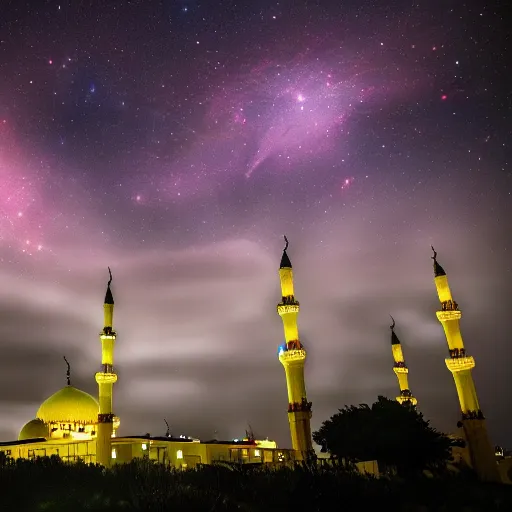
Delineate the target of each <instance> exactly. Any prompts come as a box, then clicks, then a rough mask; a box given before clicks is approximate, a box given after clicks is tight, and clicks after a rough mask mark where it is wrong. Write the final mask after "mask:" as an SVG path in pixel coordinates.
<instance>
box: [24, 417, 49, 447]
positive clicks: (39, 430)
mask: <svg viewBox="0 0 512 512" xmlns="http://www.w3.org/2000/svg"><path fill="white" fill-rule="evenodd" d="M48 436H49V431H48V425H47V424H46V423H45V422H44V421H43V420H40V419H38V418H36V419H34V420H30V421H29V422H28V423H26V424H25V425H24V426H23V428H22V429H21V430H20V433H19V435H18V441H25V440H26V439H37V438H39V437H45V438H46V437H48Z"/></svg>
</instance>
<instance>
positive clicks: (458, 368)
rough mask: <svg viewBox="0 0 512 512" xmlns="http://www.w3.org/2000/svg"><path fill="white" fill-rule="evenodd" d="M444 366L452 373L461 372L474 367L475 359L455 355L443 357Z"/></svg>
mask: <svg viewBox="0 0 512 512" xmlns="http://www.w3.org/2000/svg"><path fill="white" fill-rule="evenodd" d="M445 362H446V367H447V368H448V370H450V371H451V372H452V373H457V372H462V371H464V370H471V369H472V368H474V367H475V360H474V358H473V357H472V356H469V357H457V358H453V359H452V358H450V359H445Z"/></svg>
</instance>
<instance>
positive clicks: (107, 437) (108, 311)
mask: <svg viewBox="0 0 512 512" xmlns="http://www.w3.org/2000/svg"><path fill="white" fill-rule="evenodd" d="M108 273H109V276H110V279H109V281H108V284H107V293H106V294H105V301H104V304H103V315H104V322H103V323H104V327H103V331H102V332H101V333H100V341H101V372H98V373H97V374H96V375H95V377H96V382H97V383H98V388H99V402H100V413H99V414H98V434H97V438H96V462H97V463H98V464H101V465H103V466H105V467H107V468H108V467H110V465H111V462H112V435H113V433H114V414H113V412H112V391H113V389H112V388H113V385H114V383H115V382H116V381H117V375H116V374H115V373H114V346H115V343H116V336H117V334H116V332H115V331H114V329H113V328H112V319H113V316H114V297H113V296H112V291H111V290H110V284H111V283H112V273H111V272H110V268H109V269H108Z"/></svg>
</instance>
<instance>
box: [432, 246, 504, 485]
mask: <svg viewBox="0 0 512 512" xmlns="http://www.w3.org/2000/svg"><path fill="white" fill-rule="evenodd" d="M432 251H433V252H434V255H433V256H432V259H433V260H434V282H435V285H436V289H437V294H438V296H439V301H440V302H441V311H438V312H437V313H436V315H437V318H438V320H439V321H440V322H441V324H442V326H443V329H444V333H445V335H446V341H447V342H448V350H449V355H450V356H449V357H448V358H446V360H445V361H446V366H447V367H448V370H450V372H451V373H452V375H453V379H454V381H455V387H456V389H457V395H458V397H459V403H460V409H461V412H462V419H461V424H462V429H463V433H464V438H465V440H466V443H467V445H468V448H469V455H470V459H471V465H472V466H473V469H474V470H475V472H476V473H477V475H478V477H479V478H480V479H481V480H487V481H499V480H500V478H499V474H498V467H497V463H496V457H495V455H494V447H493V445H492V444H491V443H490V441H489V436H488V433H487V426H486V422H485V418H484V415H483V413H482V410H481V409H480V404H479V403H478V398H477V395H476V389H475V383H474V381H473V376H472V374H471V370H472V369H473V368H474V367H475V360H474V359H473V357H471V356H469V355H468V354H467V353H466V349H465V348H464V342H463V341H462V335H461V332H460V326H459V321H460V319H461V316H462V312H461V311H460V309H459V305H458V304H457V302H455V301H454V300H453V297H452V293H451V291H450V286H449V285H448V277H447V276H446V272H445V271H444V269H443V268H442V267H441V265H439V263H438V261H437V253H436V251H435V250H434V248H433V247H432Z"/></svg>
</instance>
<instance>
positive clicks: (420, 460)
mask: <svg viewBox="0 0 512 512" xmlns="http://www.w3.org/2000/svg"><path fill="white" fill-rule="evenodd" d="M313 439H314V441H315V442H316V443H317V444H319V445H320V446H321V447H322V451H323V452H329V453H330V454H331V455H332V456H334V457H336V458H339V459H344V460H345V461H347V462H358V461H368V460H377V461H378V463H379V465H380V466H381V467H394V468H396V470H397V472H398V473H399V474H410V473H413V472H419V471H422V470H424V469H430V470H432V471H436V470H439V469H444V468H446V463H447V462H448V461H449V460H450V459H451V451H450V447H451V446H452V441H451V440H450V439H449V438H448V437H447V436H446V435H444V434H442V433H440V432H438V431H436V430H435V429H434V428H433V427H431V426H430V424H429V422H428V421H426V420H425V419H424V418H423V415H422V414H421V413H420V412H419V411H418V410H417V409H416V408H415V407H414V406H412V405H409V404H407V403H404V404H400V403H398V402H397V401H395V400H390V399H388V398H385V397H383V396H379V397H378V400H377V402H375V403H374V404H373V405H371V406H369V405H367V404H361V405H359V406H354V405H351V406H345V407H344V408H343V409H339V412H338V413H336V414H334V415H333V416H332V417H331V418H329V419H328V420H327V421H324V422H323V424H322V426H321V427H320V429H319V430H318V431H317V432H314V433H313Z"/></svg>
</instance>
